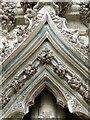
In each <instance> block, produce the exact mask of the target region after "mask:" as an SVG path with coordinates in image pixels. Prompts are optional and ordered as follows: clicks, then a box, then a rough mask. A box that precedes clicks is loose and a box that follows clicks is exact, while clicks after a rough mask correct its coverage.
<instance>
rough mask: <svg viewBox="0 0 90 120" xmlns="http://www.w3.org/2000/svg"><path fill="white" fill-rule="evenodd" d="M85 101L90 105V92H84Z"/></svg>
mask: <svg viewBox="0 0 90 120" xmlns="http://www.w3.org/2000/svg"><path fill="white" fill-rule="evenodd" d="M82 97H83V99H84V100H85V101H86V102H87V103H89V104H90V90H84V91H83V92H82Z"/></svg>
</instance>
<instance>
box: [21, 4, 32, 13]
mask: <svg viewBox="0 0 90 120" xmlns="http://www.w3.org/2000/svg"><path fill="white" fill-rule="evenodd" d="M20 5H21V7H22V9H23V11H24V12H26V10H27V9H29V8H31V7H32V6H31V2H20Z"/></svg>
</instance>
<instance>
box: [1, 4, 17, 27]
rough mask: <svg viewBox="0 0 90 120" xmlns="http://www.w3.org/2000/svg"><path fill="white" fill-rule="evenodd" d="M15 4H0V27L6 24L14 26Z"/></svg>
mask: <svg viewBox="0 0 90 120" xmlns="http://www.w3.org/2000/svg"><path fill="white" fill-rule="evenodd" d="M14 9H15V3H14V2H5V3H4V2H3V3H2V25H3V26H6V25H7V24H9V25H11V26H14V25H15V11H14Z"/></svg>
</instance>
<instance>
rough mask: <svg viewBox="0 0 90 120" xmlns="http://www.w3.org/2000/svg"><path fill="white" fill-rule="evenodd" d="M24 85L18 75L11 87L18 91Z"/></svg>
mask: <svg viewBox="0 0 90 120" xmlns="http://www.w3.org/2000/svg"><path fill="white" fill-rule="evenodd" d="M23 85H24V83H23V81H19V80H18V77H17V76H16V77H15V78H14V80H13V81H12V84H11V87H13V88H14V89H15V91H16V92H17V91H18V90H19V89H21V88H22V86H23Z"/></svg>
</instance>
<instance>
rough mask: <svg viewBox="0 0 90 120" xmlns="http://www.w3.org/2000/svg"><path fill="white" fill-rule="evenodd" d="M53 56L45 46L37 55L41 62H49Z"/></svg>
mask: <svg viewBox="0 0 90 120" xmlns="http://www.w3.org/2000/svg"><path fill="white" fill-rule="evenodd" d="M53 58H54V56H53V53H52V52H51V51H50V50H49V49H48V48H47V47H46V48H45V49H44V50H42V52H41V53H40V54H39V55H38V56H37V60H39V61H40V63H41V64H49V63H51V61H52V59H53Z"/></svg>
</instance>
